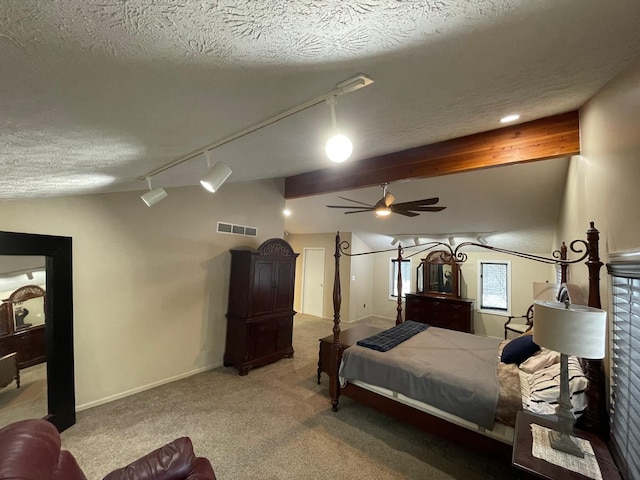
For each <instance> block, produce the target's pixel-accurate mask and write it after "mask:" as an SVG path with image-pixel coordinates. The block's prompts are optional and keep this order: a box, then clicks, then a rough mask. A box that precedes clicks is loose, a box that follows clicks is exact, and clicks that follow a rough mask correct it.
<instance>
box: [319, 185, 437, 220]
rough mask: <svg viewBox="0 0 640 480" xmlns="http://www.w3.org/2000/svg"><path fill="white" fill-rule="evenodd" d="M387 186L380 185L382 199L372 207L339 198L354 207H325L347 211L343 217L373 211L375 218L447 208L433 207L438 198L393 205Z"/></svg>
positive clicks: (417, 213) (394, 198)
mask: <svg viewBox="0 0 640 480" xmlns="http://www.w3.org/2000/svg"><path fill="white" fill-rule="evenodd" d="M387 185H388V184H387V183H383V184H382V185H380V186H381V187H382V198H381V199H380V200H378V201H377V202H376V203H375V204H374V205H370V204H368V203H364V202H360V201H358V200H352V199H350V198H346V197H340V196H339V197H338V198H341V199H342V200H346V201H348V202H353V203H354V204H356V205H327V207H328V208H346V209H349V210H350V211H349V212H344V213H345V215H347V214H350V213H362V212H371V211H373V212H375V214H376V216H377V217H386V216H388V215H390V214H392V213H397V214H399V215H404V216H405V217H417V216H418V215H420V213H419V212H440V211H442V210H444V209H445V208H447V207H435V206H433V205H435V204H436V203H438V202H439V201H440V198H438V197H432V198H423V199H422V200H413V201H411V202H402V203H394V202H395V200H396V197H395V195H393V194H392V193H391V192H387Z"/></svg>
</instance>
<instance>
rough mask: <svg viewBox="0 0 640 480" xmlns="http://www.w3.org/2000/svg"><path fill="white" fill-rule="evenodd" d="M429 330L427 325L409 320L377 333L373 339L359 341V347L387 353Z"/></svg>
mask: <svg viewBox="0 0 640 480" xmlns="http://www.w3.org/2000/svg"><path fill="white" fill-rule="evenodd" d="M427 328H429V325H427V324H426V323H420V322H414V321H413V320H407V321H406V322H402V323H401V324H400V325H396V326H395V327H392V328H390V329H388V330H385V331H384V332H380V333H376V334H375V335H372V336H371V337H368V338H365V339H363V340H358V345H360V346H361V347H367V348H372V349H373V350H377V351H378V352H386V351H388V350H391V349H392V348H393V347H395V346H397V345H400V344H401V343H402V342H404V341H405V340H408V339H410V338H411V337H413V336H414V335H415V334H416V333H420V332H423V331H425V330H426V329H427Z"/></svg>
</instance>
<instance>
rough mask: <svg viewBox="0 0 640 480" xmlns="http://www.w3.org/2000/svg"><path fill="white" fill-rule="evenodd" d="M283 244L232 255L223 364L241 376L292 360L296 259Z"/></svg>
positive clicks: (278, 241) (272, 242)
mask: <svg viewBox="0 0 640 480" xmlns="http://www.w3.org/2000/svg"><path fill="white" fill-rule="evenodd" d="M297 257H298V254H297V253H294V251H293V249H292V248H291V246H290V245H289V244H288V243H287V242H286V241H284V240H282V239H279V238H272V239H270V240H267V241H265V242H264V243H263V244H262V245H260V246H259V247H258V249H257V250H231V277H230V284H229V304H228V310H227V337H226V347H225V353H224V365H225V366H235V367H236V368H237V369H238V371H239V373H240V375H246V374H247V373H248V372H249V370H251V369H252V368H253V367H259V366H263V365H267V364H269V363H273V362H275V361H277V360H280V359H281V358H284V357H293V316H294V315H295V313H296V312H295V311H294V310H293V292H294V284H295V271H296V258H297Z"/></svg>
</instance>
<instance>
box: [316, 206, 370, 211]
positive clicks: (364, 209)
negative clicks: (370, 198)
mask: <svg viewBox="0 0 640 480" xmlns="http://www.w3.org/2000/svg"><path fill="white" fill-rule="evenodd" d="M326 206H327V207H329V208H356V209H358V210H362V211H363V212H366V211H368V210H373V207H358V206H356V205H326Z"/></svg>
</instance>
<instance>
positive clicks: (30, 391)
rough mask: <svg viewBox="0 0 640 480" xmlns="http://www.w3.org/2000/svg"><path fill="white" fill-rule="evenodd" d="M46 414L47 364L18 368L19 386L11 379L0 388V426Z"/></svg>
mask: <svg viewBox="0 0 640 480" xmlns="http://www.w3.org/2000/svg"><path fill="white" fill-rule="evenodd" d="M46 414H47V364H46V363H40V364H38V365H34V366H33V367H29V368H25V369H23V370H20V388H16V382H15V381H13V382H11V383H10V384H9V385H7V386H6V387H4V388H2V389H0V426H4V425H8V424H9V423H12V422H15V421H17V420H23V419H25V418H41V417H44V416H45V415H46Z"/></svg>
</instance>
